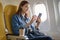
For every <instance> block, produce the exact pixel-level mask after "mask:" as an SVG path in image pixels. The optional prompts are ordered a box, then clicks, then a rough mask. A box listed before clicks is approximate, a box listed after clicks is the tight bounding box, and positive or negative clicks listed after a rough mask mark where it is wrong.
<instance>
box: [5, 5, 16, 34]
mask: <svg viewBox="0 0 60 40" xmlns="http://www.w3.org/2000/svg"><path fill="white" fill-rule="evenodd" d="M16 11H17V6H15V5H7V6H5V8H4V17H5V26H6V28H7V29H8V33H9V34H12V33H13V32H12V28H11V17H12V15H13V14H15V13H16Z"/></svg>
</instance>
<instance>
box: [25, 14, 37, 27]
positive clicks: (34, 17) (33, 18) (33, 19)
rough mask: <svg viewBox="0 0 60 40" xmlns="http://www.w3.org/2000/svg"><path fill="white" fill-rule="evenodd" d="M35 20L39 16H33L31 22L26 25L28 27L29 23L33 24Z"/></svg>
mask: <svg viewBox="0 0 60 40" xmlns="http://www.w3.org/2000/svg"><path fill="white" fill-rule="evenodd" d="M35 20H37V16H35V15H34V16H32V19H31V21H30V22H29V23H27V24H26V26H27V27H28V26H29V25H31V24H32V23H33V22H34V21H35Z"/></svg>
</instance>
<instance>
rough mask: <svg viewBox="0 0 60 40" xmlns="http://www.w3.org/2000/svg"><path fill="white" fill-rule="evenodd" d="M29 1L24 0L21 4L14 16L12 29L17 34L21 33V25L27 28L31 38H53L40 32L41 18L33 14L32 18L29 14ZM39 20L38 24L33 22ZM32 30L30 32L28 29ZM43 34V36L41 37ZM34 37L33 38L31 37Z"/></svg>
mask: <svg viewBox="0 0 60 40" xmlns="http://www.w3.org/2000/svg"><path fill="white" fill-rule="evenodd" d="M28 6H29V3H28V2H27V1H22V2H21V3H20V5H19V8H18V11H17V12H16V14H14V15H13V17H12V31H13V33H14V34H15V35H19V29H20V28H21V27H23V28H25V35H27V36H28V38H29V40H40V39H41V40H42V39H43V40H52V39H51V38H50V37H47V36H44V34H42V33H39V29H38V27H39V24H40V22H41V19H40V18H39V17H37V16H32V19H31V20H30V19H29V17H28V14H27V11H28V8H29V7H28ZM35 20H36V21H37V22H36V23H37V24H36V25H34V24H33V22H34V21H35ZM29 29H30V31H29V32H28V30H29ZM41 36H42V37H41ZM31 38H32V39H31Z"/></svg>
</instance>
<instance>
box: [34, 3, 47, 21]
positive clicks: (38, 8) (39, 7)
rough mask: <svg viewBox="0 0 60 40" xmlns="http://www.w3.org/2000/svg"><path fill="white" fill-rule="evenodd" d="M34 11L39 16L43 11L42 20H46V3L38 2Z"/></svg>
mask: <svg viewBox="0 0 60 40" xmlns="http://www.w3.org/2000/svg"><path fill="white" fill-rule="evenodd" d="M34 13H35V15H37V16H38V14H39V13H42V16H41V21H42V22H44V21H46V20H47V13H46V7H45V5H44V4H37V5H35V6H34Z"/></svg>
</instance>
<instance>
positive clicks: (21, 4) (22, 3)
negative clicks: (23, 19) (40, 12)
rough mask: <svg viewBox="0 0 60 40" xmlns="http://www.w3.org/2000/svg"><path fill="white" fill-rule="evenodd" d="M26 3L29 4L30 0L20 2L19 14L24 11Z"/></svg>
mask: <svg viewBox="0 0 60 40" xmlns="http://www.w3.org/2000/svg"><path fill="white" fill-rule="evenodd" d="M25 4H29V2H28V1H22V2H21V3H20V4H19V8H18V11H17V14H21V12H22V8H21V7H22V6H24V5H25Z"/></svg>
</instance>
